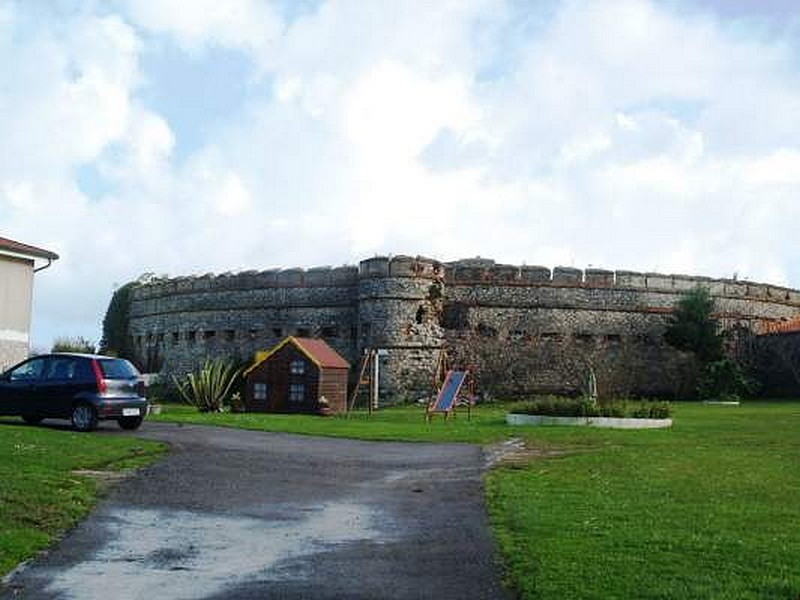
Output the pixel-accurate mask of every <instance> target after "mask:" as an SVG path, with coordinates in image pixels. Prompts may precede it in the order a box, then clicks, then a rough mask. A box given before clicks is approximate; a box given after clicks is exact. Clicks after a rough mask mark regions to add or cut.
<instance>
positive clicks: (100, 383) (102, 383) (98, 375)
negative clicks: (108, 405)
mask: <svg viewBox="0 0 800 600" xmlns="http://www.w3.org/2000/svg"><path fill="white" fill-rule="evenodd" d="M92 370H93V371H94V379H95V381H96V382H97V392H98V393H100V394H105V393H106V390H107V389H108V388H107V387H106V380H105V379H103V372H102V371H101V370H100V365H99V364H97V361H96V360H93V361H92Z"/></svg>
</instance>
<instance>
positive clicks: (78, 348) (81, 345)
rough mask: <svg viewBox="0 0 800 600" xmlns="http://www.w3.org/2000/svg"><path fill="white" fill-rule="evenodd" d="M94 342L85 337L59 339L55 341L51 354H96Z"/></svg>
mask: <svg viewBox="0 0 800 600" xmlns="http://www.w3.org/2000/svg"><path fill="white" fill-rule="evenodd" d="M96 351H97V350H96V348H95V345H94V342H92V341H91V340H87V339H86V338H84V337H58V338H56V339H55V340H53V348H52V349H51V350H50V352H82V353H84V354H94V353H95V352H96Z"/></svg>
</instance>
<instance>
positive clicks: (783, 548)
mask: <svg viewBox="0 0 800 600" xmlns="http://www.w3.org/2000/svg"><path fill="white" fill-rule="evenodd" d="M534 435H535V437H536V438H540V437H541V438H542V439H547V440H549V441H551V442H553V441H555V440H557V439H559V438H561V437H562V436H563V437H564V438H569V439H565V440H564V441H565V442H568V443H573V442H574V440H575V438H574V433H572V434H571V433H566V432H561V431H557V430H547V431H540V432H537V433H536V434H534ZM581 435H582V437H584V438H585V441H586V442H588V443H589V444H590V445H591V446H592V447H593V451H591V452H581V453H575V454H571V455H570V454H568V455H566V456H562V457H559V458H550V459H544V460H538V461H534V462H530V463H528V464H526V465H523V466H517V467H516V468H499V469H496V470H494V471H493V472H491V473H490V474H489V475H488V477H487V497H488V504H489V509H490V514H491V519H492V523H493V528H494V531H495V534H496V538H497V539H498V541H499V543H500V546H501V549H502V552H503V555H504V557H505V561H506V568H507V576H508V580H509V583H511V584H512V585H513V586H514V587H515V588H516V589H517V590H518V591H519V592H520V596H521V597H522V598H544V599H549V598H737V599H746V598H754V599H755V598H776V599H778V598H781V599H785V600H789V599H797V598H800V569H798V565H800V563H799V562H798V556H800V501H798V499H799V498H800V404H797V403H772V404H770V403H755V402H754V403H748V404H744V405H743V406H740V407H721V406H704V405H699V404H682V405H678V406H677V407H676V411H675V425H674V427H673V428H672V430H657V431H602V432H601V431H585V432H584V433H582V434H581Z"/></svg>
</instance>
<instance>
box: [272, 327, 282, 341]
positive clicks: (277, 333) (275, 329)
mask: <svg viewBox="0 0 800 600" xmlns="http://www.w3.org/2000/svg"><path fill="white" fill-rule="evenodd" d="M272 337H276V338H282V337H283V327H273V328H272Z"/></svg>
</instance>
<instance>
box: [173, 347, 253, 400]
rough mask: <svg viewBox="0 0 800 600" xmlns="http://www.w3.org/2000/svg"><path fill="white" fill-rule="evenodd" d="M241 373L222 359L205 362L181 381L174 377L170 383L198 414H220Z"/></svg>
mask: <svg viewBox="0 0 800 600" xmlns="http://www.w3.org/2000/svg"><path fill="white" fill-rule="evenodd" d="M241 371H242V369H241V368H237V367H236V365H235V364H233V363H230V362H227V361H225V360H222V359H216V360H207V361H206V362H205V363H204V364H203V366H202V367H201V368H200V369H198V370H197V371H193V372H189V373H187V374H186V376H185V377H184V379H183V381H181V380H179V379H178V378H177V377H175V376H174V375H173V376H172V381H173V382H174V383H175V387H176V388H177V389H178V392H179V393H180V395H181V397H182V398H183V399H184V400H185V401H186V402H187V404H191V405H192V406H195V407H197V410H199V411H200V412H222V404H223V402H224V401H225V398H227V396H228V392H230V391H231V388H232V387H233V384H234V383H235V382H236V379H237V378H238V377H239V374H240V373H241Z"/></svg>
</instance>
